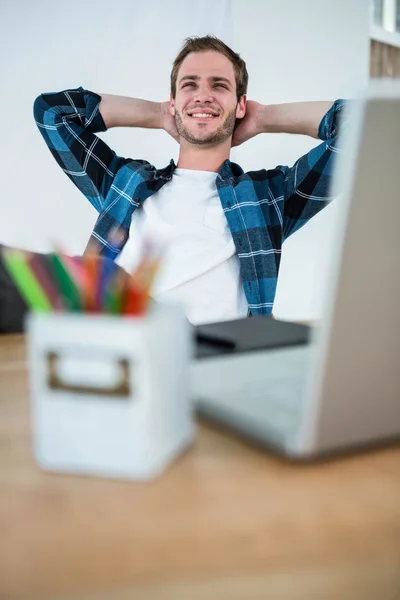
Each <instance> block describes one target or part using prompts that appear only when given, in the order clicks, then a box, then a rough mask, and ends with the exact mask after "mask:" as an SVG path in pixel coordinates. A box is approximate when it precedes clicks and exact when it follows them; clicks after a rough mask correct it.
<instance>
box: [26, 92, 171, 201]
mask: <svg viewBox="0 0 400 600" xmlns="http://www.w3.org/2000/svg"><path fill="white" fill-rule="evenodd" d="M167 104H168V103H164V102H160V103H159V102H150V101H147V100H140V99H136V98H126V97H123V96H114V95H109V94H103V95H101V96H100V95H99V94H95V93H94V92H91V91H89V90H84V89H83V88H76V89H70V90H64V91H62V92H56V93H48V94H41V95H40V96H39V97H38V98H37V99H36V100H35V103H34V117H35V120H36V124H37V126H38V128H39V131H40V133H41V134H42V136H43V139H44V141H45V142H46V144H47V146H48V147H49V149H50V151H51V153H52V154H53V156H54V158H55V159H56V161H57V163H58V164H59V166H60V167H61V168H62V169H63V171H64V172H65V173H66V174H67V175H68V177H69V178H70V179H71V180H72V181H73V183H74V184H75V185H76V186H77V187H78V188H79V190H80V191H81V192H82V193H83V194H84V195H85V196H86V198H87V199H88V200H89V201H90V202H91V204H93V206H94V207H95V208H96V209H97V210H98V211H101V210H102V209H103V206H104V200H105V198H106V196H107V194H108V191H109V190H110V187H111V185H112V183H113V180H114V177H115V175H116V173H117V171H118V169H119V168H120V167H121V166H122V164H123V163H124V162H125V159H124V158H122V157H119V156H117V154H116V153H115V152H114V151H113V150H112V149H111V148H109V146H108V145H107V144H106V143H105V142H104V141H103V140H101V139H100V138H99V137H98V136H97V135H96V133H98V132H101V131H106V130H107V129H108V128H110V127H147V128H154V129H161V128H163V129H165V130H166V131H167V132H168V133H170V134H171V135H173V136H175V132H174V130H173V127H172V125H171V123H170V121H169V119H168V112H167V110H166V105H167ZM175 131H176V130H175ZM176 135H177V132H176Z"/></svg>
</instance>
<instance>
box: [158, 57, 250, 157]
mask: <svg viewBox="0 0 400 600" xmlns="http://www.w3.org/2000/svg"><path fill="white" fill-rule="evenodd" d="M170 111H171V115H173V116H175V121H176V127H177V129H178V133H179V135H180V136H181V137H183V138H184V139H185V140H186V141H188V142H189V143H191V144H195V145H202V146H217V145H218V144H221V143H223V142H225V141H226V140H227V139H228V138H229V137H231V136H232V133H233V130H234V127H235V123H236V119H237V118H242V117H243V116H244V115H245V112H246V97H245V96H243V97H242V98H241V99H240V102H237V99H236V81H235V73H234V69H233V65H232V63H231V62H230V60H229V59H228V58H226V56H224V55H223V54H220V53H219V52H211V51H210V52H192V53H191V54H189V55H188V56H187V57H186V58H185V60H184V61H183V63H182V65H181V67H180V69H179V71H178V76H177V81H176V94H175V99H174V98H172V94H171V98H170Z"/></svg>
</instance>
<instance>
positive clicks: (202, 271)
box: [34, 36, 344, 324]
mask: <svg viewBox="0 0 400 600" xmlns="http://www.w3.org/2000/svg"><path fill="white" fill-rule="evenodd" d="M247 83H248V74H247V69H246V65H245V63H244V61H243V60H242V59H241V58H240V56H239V55H238V54H236V53H235V52H233V51H232V50H231V49H230V48H229V47H228V46H226V45H225V44H224V43H223V42H222V41H220V40H218V39H217V38H215V37H213V36H206V37H203V38H188V39H187V40H186V41H185V43H184V46H183V48H182V50H181V52H180V53H179V55H178V56H177V58H176V59H175V61H174V65H173V68H172V72H171V93H170V101H169V102H163V103H156V102H148V101H145V100H139V99H134V98H125V97H119V96H112V95H106V94H101V95H97V94H95V93H93V92H90V91H88V90H84V89H83V88H77V89H73V90H66V91H64V92H60V93H50V94H43V95H41V96H39V97H38V98H37V99H36V101H35V105H34V115H35V119H36V122H37V125H38V127H39V130H40V132H41V133H42V135H43V138H44V140H45V142H46V143H47V145H48V146H49V149H50V150H51V152H52V154H53V156H54V157H55V158H56V160H57V162H58V163H59V165H60V166H61V167H62V169H63V170H64V171H65V173H66V174H67V175H68V176H69V177H70V178H71V180H72V181H73V182H74V183H75V184H76V185H77V187H78V188H79V189H80V190H81V191H82V192H83V193H84V194H85V196H86V197H87V199H88V200H89V201H90V202H91V203H92V204H93V206H95V208H96V209H97V210H98V211H99V217H98V219H97V222H96V224H95V227H94V230H93V233H92V236H91V240H90V245H91V247H92V248H93V245H94V244H95V245H96V247H97V250H98V252H99V253H100V254H102V255H105V256H108V257H111V258H113V259H115V260H116V261H117V263H118V264H119V265H120V266H122V267H124V268H125V269H127V270H129V269H131V268H132V266H133V265H134V262H135V257H136V256H137V253H138V246H139V245H140V242H141V240H142V239H143V237H145V236H146V235H149V234H152V235H160V237H162V236H163V234H166V235H167V237H168V239H169V240H170V244H169V246H168V249H167V251H166V255H165V257H164V261H163V268H162V270H161V273H160V275H159V277H158V279H157V281H156V284H155V288H154V290H153V296H154V297H155V298H156V299H158V300H160V301H171V300H172V301H179V302H181V303H183V304H184V306H185V308H186V313H187V315H188V318H189V319H190V320H191V321H192V322H193V323H195V324H197V323H202V322H211V321H219V320H226V319H231V318H238V317H242V316H245V315H246V314H257V313H261V314H267V315H269V314H271V311H272V307H273V302H274V297H275V291H276V285H277V277H278V272H279V263H280V255H281V249H282V243H283V241H284V240H285V239H286V238H287V237H288V236H289V235H291V234H292V233H294V232H295V231H297V230H298V229H299V228H300V227H301V226H302V225H304V224H305V223H306V222H307V221H308V220H309V219H310V218H311V217H312V216H313V215H315V214H316V213H317V212H319V211H320V210H321V209H322V208H323V207H324V206H325V205H326V204H327V202H328V201H329V200H330V198H329V187H330V180H331V173H332V166H333V160H334V154H335V152H336V150H337V146H336V138H337V134H338V131H339V122H340V119H339V116H340V114H341V111H342V108H343V106H344V102H343V101H341V100H337V101H336V102H334V103H332V102H311V103H293V104H288V105H284V104H283V105H276V106H264V105H261V104H259V103H257V102H254V101H248V100H247V97H246V93H247ZM111 127H144V128H162V129H164V130H165V131H167V132H168V133H169V134H170V135H172V136H173V137H174V138H175V139H176V140H177V141H178V142H179V145H180V149H179V158H178V163H177V166H175V163H174V161H172V160H171V162H170V164H169V165H168V166H167V167H165V168H162V169H156V168H155V167H154V166H152V165H151V164H150V163H148V162H147V161H144V160H132V159H127V158H122V157H119V156H117V155H116V154H115V152H113V151H112V150H111V149H110V148H109V147H108V146H107V145H106V144H105V143H104V142H103V141H102V140H100V139H99V138H98V137H97V136H96V135H95V134H96V133H97V132H99V131H105V130H106V129H109V128H111ZM268 132H286V133H299V134H306V135H310V136H312V137H315V138H317V137H319V138H321V139H322V140H323V142H322V144H320V145H319V146H318V147H316V148H314V149H313V150H311V151H310V152H309V153H308V154H307V155H305V156H303V157H302V158H300V159H299V160H298V161H297V162H296V164H295V165H294V166H293V167H291V168H289V167H281V166H280V167H276V168H275V169H273V170H268V171H267V170H260V171H253V172H249V173H244V172H243V170H242V169H241V168H240V167H239V165H236V164H235V163H232V162H230V160H229V156H230V149H231V147H232V146H236V145H239V144H242V143H243V142H245V141H246V140H249V139H250V138H252V137H254V136H255V135H258V134H260V133H268ZM115 231H117V232H118V235H117V239H116V236H115ZM111 232H113V233H114V235H112V236H111Z"/></svg>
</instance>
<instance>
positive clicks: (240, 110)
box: [236, 94, 247, 119]
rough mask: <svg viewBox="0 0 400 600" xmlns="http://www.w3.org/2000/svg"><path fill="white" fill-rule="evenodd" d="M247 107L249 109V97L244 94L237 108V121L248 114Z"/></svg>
mask: <svg viewBox="0 0 400 600" xmlns="http://www.w3.org/2000/svg"><path fill="white" fill-rule="evenodd" d="M246 107H247V96H246V95H245V94H244V95H243V96H242V97H241V98H240V100H239V102H238V105H237V107H236V118H237V119H243V117H244V116H245V114H246Z"/></svg>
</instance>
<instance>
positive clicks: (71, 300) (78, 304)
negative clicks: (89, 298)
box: [46, 252, 82, 310]
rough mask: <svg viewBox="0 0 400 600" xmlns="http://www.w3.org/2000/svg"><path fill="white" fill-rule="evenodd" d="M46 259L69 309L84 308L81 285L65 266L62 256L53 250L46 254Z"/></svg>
mask: <svg viewBox="0 0 400 600" xmlns="http://www.w3.org/2000/svg"><path fill="white" fill-rule="evenodd" d="M46 259H47V261H48V265H49V268H50V271H51V273H52V275H53V278H54V281H55V283H56V285H57V288H58V291H59V293H60V295H61V298H62V299H63V302H64V304H65V307H66V308H67V309H69V310H82V298H81V293H80V291H79V285H78V284H77V282H76V281H75V279H74V278H73V276H72V275H71V273H70V272H69V271H68V269H67V268H66V267H65V265H64V263H63V261H62V259H61V257H60V256H59V255H58V254H56V253H54V252H52V253H51V254H48V255H46Z"/></svg>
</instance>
